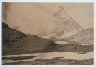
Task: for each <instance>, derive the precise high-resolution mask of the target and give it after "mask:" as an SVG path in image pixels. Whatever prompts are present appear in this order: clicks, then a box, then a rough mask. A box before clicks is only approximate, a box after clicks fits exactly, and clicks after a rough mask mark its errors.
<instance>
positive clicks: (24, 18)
mask: <svg viewBox="0 0 96 67" xmlns="http://www.w3.org/2000/svg"><path fill="white" fill-rule="evenodd" d="M93 13H94V12H93V3H64V2H62V3H59V2H49V3H46V2H41V3H40V2H37V3H35V2H30V3H29V2H3V3H2V65H93V64H94V22H93V20H94V19H93V18H94V17H93V15H94V14H93Z"/></svg>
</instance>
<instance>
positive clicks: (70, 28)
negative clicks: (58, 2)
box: [43, 6, 82, 39]
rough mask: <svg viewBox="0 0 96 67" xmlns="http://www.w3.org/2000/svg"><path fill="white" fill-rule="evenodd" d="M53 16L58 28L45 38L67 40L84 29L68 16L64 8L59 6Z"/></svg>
mask: <svg viewBox="0 0 96 67" xmlns="http://www.w3.org/2000/svg"><path fill="white" fill-rule="evenodd" d="M53 14H54V18H55V24H56V25H57V28H56V30H55V31H54V32H53V33H51V34H50V35H46V36H43V38H46V39H48V38H49V39H50V38H57V39H61V38H66V37H69V36H71V35H73V34H75V33H77V32H78V31H80V30H82V27H81V26H80V25H79V24H78V23H77V22H76V21H75V20H74V19H73V18H72V17H71V16H69V15H68V14H67V12H66V11H65V9H64V7H62V6H59V7H58V8H57V10H56V12H54V13H53Z"/></svg>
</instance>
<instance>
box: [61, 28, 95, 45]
mask: <svg viewBox="0 0 96 67" xmlns="http://www.w3.org/2000/svg"><path fill="white" fill-rule="evenodd" d="M63 40H66V41H75V42H78V43H81V44H94V28H93V27H91V28H87V29H82V30H80V31H79V32H77V33H76V34H74V35H72V36H70V37H67V38H63V39H60V41H63Z"/></svg>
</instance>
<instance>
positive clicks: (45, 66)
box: [0, 0, 96, 67]
mask: <svg viewBox="0 0 96 67" xmlns="http://www.w3.org/2000/svg"><path fill="white" fill-rule="evenodd" d="M2 2H93V3H94V60H95V61H94V65H50V67H52V66H54V67H96V35H95V34H96V19H95V18H96V0H0V12H1V13H2V10H1V8H2ZM1 13H0V21H1V17H2V16H1ZM0 31H1V33H0V48H1V49H0V56H1V53H2V36H1V35H2V29H1V23H0ZM0 64H2V63H1V57H0ZM13 66H14V67H17V66H20V67H27V66H28V67H49V65H0V67H13Z"/></svg>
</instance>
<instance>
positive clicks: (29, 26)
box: [2, 2, 94, 34]
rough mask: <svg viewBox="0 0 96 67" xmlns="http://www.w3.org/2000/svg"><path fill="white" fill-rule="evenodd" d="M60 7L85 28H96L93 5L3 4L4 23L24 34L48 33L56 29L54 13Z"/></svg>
mask: <svg viewBox="0 0 96 67" xmlns="http://www.w3.org/2000/svg"><path fill="white" fill-rule="evenodd" d="M5 5H6V7H5ZM59 6H63V7H64V10H65V11H66V12H67V14H68V15H69V16H71V17H72V18H73V19H74V20H75V21H76V22H77V23H78V24H80V25H81V26H82V27H83V28H89V27H93V26H94V19H93V18H94V12H93V11H94V9H93V8H94V7H93V3H15V2H14V3H10V2H9V3H3V9H2V10H3V13H2V16H3V18H2V21H3V22H6V23H7V24H8V25H9V26H10V27H12V28H18V30H21V31H22V32H24V33H34V34H40V33H38V32H45V33H46V32H47V31H53V30H54V28H55V27H56V26H55V23H54V21H55V20H56V19H55V18H54V17H53V13H54V12H56V11H57V9H58V7H59ZM46 29H47V30H46Z"/></svg>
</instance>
